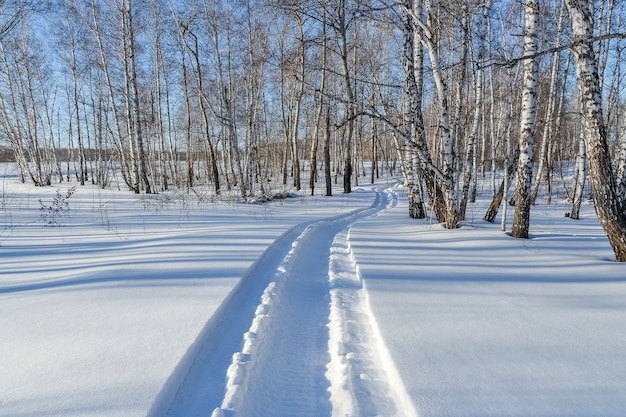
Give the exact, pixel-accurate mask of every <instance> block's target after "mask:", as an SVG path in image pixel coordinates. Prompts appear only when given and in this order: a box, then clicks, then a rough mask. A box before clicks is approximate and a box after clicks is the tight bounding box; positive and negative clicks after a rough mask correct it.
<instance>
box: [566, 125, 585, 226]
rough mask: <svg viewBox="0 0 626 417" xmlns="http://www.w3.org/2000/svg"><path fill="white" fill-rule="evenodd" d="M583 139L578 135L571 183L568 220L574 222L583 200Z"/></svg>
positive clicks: (578, 217)
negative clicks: (570, 206) (570, 203)
mask: <svg viewBox="0 0 626 417" xmlns="http://www.w3.org/2000/svg"><path fill="white" fill-rule="evenodd" d="M585 156H586V150H585V139H584V137H583V135H582V132H581V135H580V139H579V141H578V154H577V155H576V167H575V174H574V181H573V184H572V185H573V193H572V210H571V212H570V218H572V219H574V220H578V219H580V205H581V204H582V200H583V189H584V188H585V178H586V176H587V173H586V170H585V159H586V158H585Z"/></svg>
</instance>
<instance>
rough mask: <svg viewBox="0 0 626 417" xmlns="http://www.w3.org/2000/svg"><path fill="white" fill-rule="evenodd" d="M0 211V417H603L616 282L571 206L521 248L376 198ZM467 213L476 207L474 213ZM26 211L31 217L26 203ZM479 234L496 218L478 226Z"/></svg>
mask: <svg viewBox="0 0 626 417" xmlns="http://www.w3.org/2000/svg"><path fill="white" fill-rule="evenodd" d="M0 182H2V185H1V189H2V193H1V194H0V220H2V221H3V225H4V228H3V229H1V230H0V264H1V265H2V267H1V269H0V335H1V337H0V352H1V354H0V369H1V372H0V416H61V415H63V416H142V415H148V416H151V417H156V416H209V415H213V416H216V417H217V416H261V417H263V416H268V417H269V416H272V417H277V416H290V417H296V416H333V417H339V416H345V415H349V416H355V417H357V416H358V417H365V416H377V415H381V416H407V417H413V416H555V415H559V416H581V417H582V416H592V417H593V416H598V417H600V416H619V415H623V410H624V409H626V379H625V378H623V375H625V374H626V334H625V333H624V331H623V330H624V329H626V282H625V281H626V265H623V264H619V263H616V262H613V261H612V259H613V254H612V251H611V248H610V247H609V245H608V242H607V239H606V237H605V236H604V234H603V232H602V230H601V228H600V226H599V225H598V222H597V220H596V219H595V216H594V215H593V207H592V206H591V205H590V204H586V205H585V206H584V207H583V210H582V212H581V218H582V220H580V221H573V220H571V219H567V218H565V217H563V213H564V212H565V211H567V210H568V208H567V205H566V204H565V203H563V202H557V203H553V204H552V205H550V206H547V205H545V203H543V202H541V203H540V204H539V205H538V206H536V207H535V208H534V209H533V216H532V225H531V236H530V239H528V240H518V239H513V238H511V237H509V236H507V235H506V234H504V233H502V232H501V231H500V230H499V224H496V225H492V224H488V223H485V222H483V221H482V220H481V219H482V215H483V213H484V211H485V209H486V204H487V201H486V200H485V199H484V198H483V199H482V200H479V201H478V203H476V204H475V205H470V206H469V208H468V210H469V211H468V213H469V214H468V219H467V220H466V221H464V222H463V223H462V227H461V228H460V229H457V230H445V229H443V228H442V227H441V226H439V225H437V224H433V223H432V221H431V220H429V219H427V220H419V221H415V220H410V219H408V217H407V216H406V213H407V209H406V198H405V196H404V193H403V191H402V189H401V188H399V187H397V186H395V185H394V183H393V182H391V181H390V182H389V183H387V182H386V181H385V182H381V183H379V184H376V185H374V186H369V185H368V186H362V187H360V188H358V189H356V191H355V192H353V193H352V194H348V195H345V194H341V193H337V194H336V195H335V196H333V197H330V198H327V197H322V196H316V197H306V198H305V197H297V198H288V199H283V200H276V201H272V202H266V203H263V204H243V203H240V202H238V201H237V200H235V199H232V200H225V199H221V200H220V199H210V198H209V199H205V198H200V196H194V195H186V194H182V193H161V194H158V195H154V196H135V195H132V194H130V193H127V192H124V191H116V190H100V189H97V188H95V187H90V186H85V187H77V188H76V193H75V194H74V195H72V196H71V197H69V198H68V199H67V201H68V210H67V211H61V212H60V213H59V214H58V216H56V217H55V218H54V221H55V222H56V224H52V225H46V224H44V221H43V219H42V216H41V212H40V208H41V207H42V206H44V207H46V206H50V205H51V204H52V200H53V198H54V196H55V195H57V193H58V192H57V188H58V189H59V192H60V193H61V194H62V193H64V192H65V190H67V188H68V186H67V185H63V184H62V185H59V186H57V187H46V188H34V187H31V186H29V185H25V184H19V183H18V182H17V181H16V180H15V178H12V177H10V176H5V177H4V179H0ZM486 194H487V193H486ZM40 200H41V202H40ZM498 220H499V219H498Z"/></svg>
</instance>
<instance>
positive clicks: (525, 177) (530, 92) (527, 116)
mask: <svg viewBox="0 0 626 417" xmlns="http://www.w3.org/2000/svg"><path fill="white" fill-rule="evenodd" d="M538 25H539V4H538V2H537V0H526V2H525V5H524V51H523V57H525V58H524V59H523V60H522V67H523V87H522V113H521V123H520V137H519V151H520V153H519V162H518V166H517V183H516V187H515V193H514V195H513V199H514V201H515V214H514V217H513V225H512V228H511V236H513V237H517V238H528V230H529V227H530V186H531V181H532V172H533V146H534V141H535V116H536V106H537V103H536V100H537V59H536V58H535V55H536V54H537V52H538V50H539V36H538V27H539V26H538Z"/></svg>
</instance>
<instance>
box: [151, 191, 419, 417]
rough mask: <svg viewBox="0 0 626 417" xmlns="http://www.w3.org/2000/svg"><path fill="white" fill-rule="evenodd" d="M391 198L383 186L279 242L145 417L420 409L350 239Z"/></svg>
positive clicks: (359, 415) (364, 414)
mask: <svg viewBox="0 0 626 417" xmlns="http://www.w3.org/2000/svg"><path fill="white" fill-rule="evenodd" d="M395 204H397V197H396V195H395V193H394V192H393V189H392V188H386V189H384V190H380V189H378V190H375V200H374V202H373V204H372V205H371V206H370V207H369V208H366V209H359V210H355V211H353V212H350V213H348V214H344V215H340V216H336V217H333V218H328V219H322V220H319V221H316V222H312V223H309V224H303V225H299V226H296V227H295V228H293V229H291V230H290V231H288V232H287V233H285V234H284V235H283V236H281V237H280V238H279V239H277V241H276V242H274V243H273V244H272V245H271V246H270V247H269V248H268V249H267V250H266V252H265V253H264V254H263V255H262V256H261V257H260V258H259V260H257V262H255V264H254V265H252V266H251V267H250V269H249V270H248V272H247V273H246V275H245V276H244V277H243V278H242V279H241V281H240V282H239V284H238V285H237V286H236V288H235V289H234V290H233V292H232V293H231V294H230V295H229V297H227V299H226V300H225V301H224V303H223V304H222V306H221V307H220V308H219V309H218V311H217V312H216V313H215V314H214V315H213V317H212V318H211V319H210V320H209V322H208V323H207V325H206V326H205V328H204V329H203V331H202V332H201V334H200V335H199V337H198V339H197V340H196V342H195V343H194V345H193V346H192V347H191V348H190V350H189V352H188V353H187V355H186V357H185V358H184V359H183V361H181V363H180V364H179V366H178V368H177V370H176V371H175V372H174V374H173V375H172V376H171V377H170V380H169V381H168V383H167V384H166V386H165V387H164V388H163V390H162V392H161V394H160V395H159V398H157V401H156V402H155V405H154V406H153V408H152V412H151V413H150V414H149V415H152V416H154V415H163V412H162V411H163V410H167V412H166V413H165V415H171V416H180V415H185V416H195V415H198V416H199V415H204V416H206V415H211V416H212V417H226V416H228V417H235V416H238V417H249V416H255V417H263V416H267V417H269V416H272V417H282V416H284V417H305V416H306V417H308V416H310V417H313V416H315V417H322V416H324V417H325V416H332V417H340V416H341V417H345V416H350V417H369V416H372V417H374V416H407V417H412V416H414V415H416V413H415V411H414V409H413V406H412V405H411V402H410V400H408V395H407V394H406V392H405V391H404V388H403V386H402V382H401V381H400V379H399V378H398V377H397V372H396V371H395V367H394V365H393V362H392V361H391V359H390V357H389V355H388V353H387V352H386V348H385V347H384V344H383V343H382V340H381V338H380V334H379V332H378V329H377V325H376V323H375V319H374V317H373V315H372V313H371V310H370V308H369V304H368V302H367V294H366V291H365V289H364V286H363V284H362V282H361V279H360V276H359V273H358V266H357V264H356V262H355V261H354V257H353V256H352V251H351V249H350V244H349V230H350V226H351V225H352V224H353V223H355V222H357V221H358V220H360V219H363V218H365V217H368V216H372V215H376V214H377V213H379V212H381V211H382V210H384V209H386V208H388V207H390V206H393V205H395ZM272 271H273V272H272ZM254 300H256V304H255V302H254ZM159 410H160V411H161V412H159ZM211 410H213V411H212V414H210V413H211Z"/></svg>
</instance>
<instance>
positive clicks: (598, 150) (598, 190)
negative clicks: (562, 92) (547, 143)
mask: <svg viewBox="0 0 626 417" xmlns="http://www.w3.org/2000/svg"><path fill="white" fill-rule="evenodd" d="M565 4H566V5H567V10H568V12H569V16H570V21H571V24H572V44H573V46H572V48H571V49H572V52H573V54H574V61H575V63H576V74H577V79H578V88H579V90H580V100H581V108H582V134H583V136H584V139H585V144H586V147H587V157H588V160H589V180H590V182H591V193H592V196H593V200H594V203H595V210H596V214H597V216H598V220H599V221H600V224H601V225H602V227H603V229H604V231H605V232H606V235H607V237H608V239H609V243H610V244H611V247H612V248H613V251H614V252H615V257H616V259H617V261H619V262H626V205H625V203H624V199H623V198H620V196H619V195H618V188H617V187H618V184H617V182H616V179H615V177H614V174H613V165H612V162H611V156H610V154H609V148H608V143H607V136H606V127H605V125H604V123H605V122H604V117H603V111H602V86H601V84H600V77H599V71H598V63H597V60H596V59H597V57H596V53H595V51H594V48H593V44H592V41H593V33H594V32H593V24H594V19H593V14H592V11H593V3H592V1H591V0H565Z"/></svg>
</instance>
